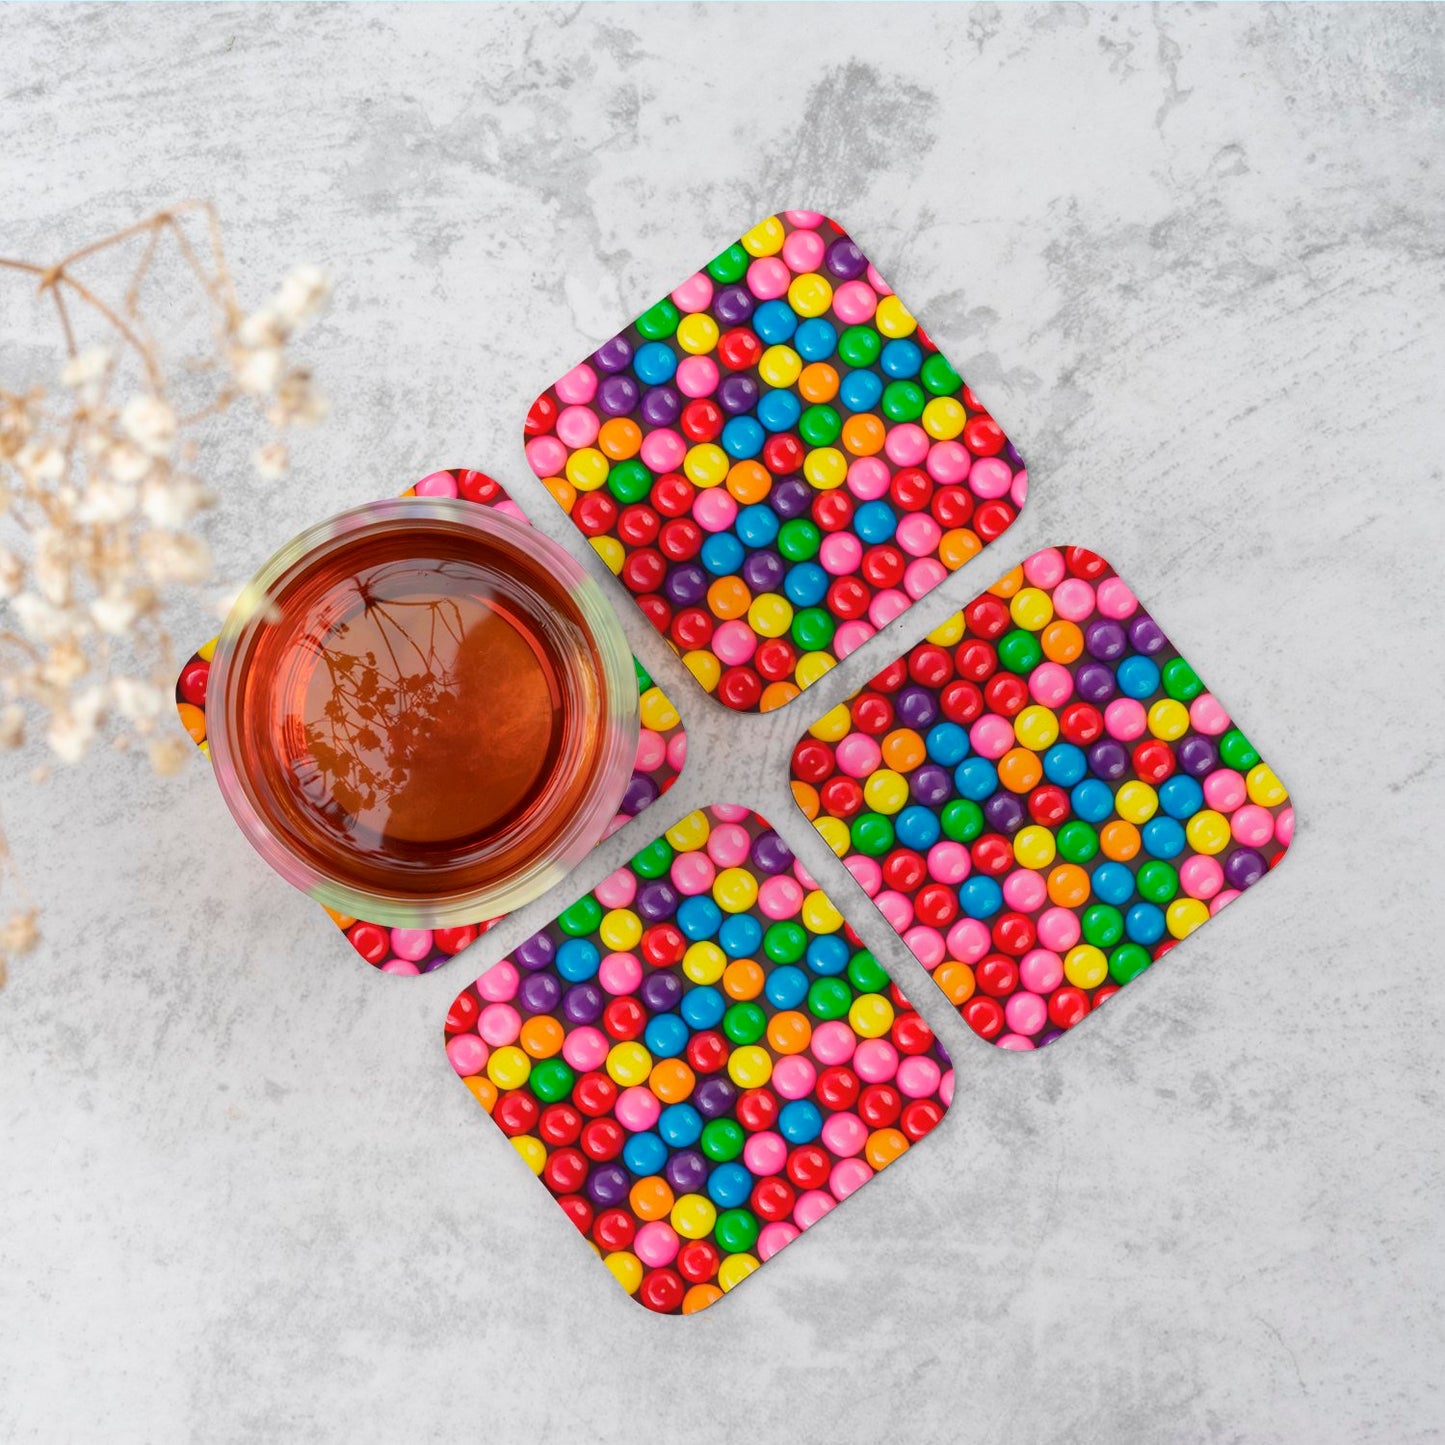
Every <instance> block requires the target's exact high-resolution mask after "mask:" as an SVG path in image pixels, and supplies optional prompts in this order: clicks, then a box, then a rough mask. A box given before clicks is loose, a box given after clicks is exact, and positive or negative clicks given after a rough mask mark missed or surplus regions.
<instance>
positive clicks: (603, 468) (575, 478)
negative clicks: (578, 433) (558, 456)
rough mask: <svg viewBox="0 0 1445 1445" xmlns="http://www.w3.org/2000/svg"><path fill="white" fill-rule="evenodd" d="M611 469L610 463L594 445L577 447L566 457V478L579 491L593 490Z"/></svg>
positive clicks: (604, 480)
mask: <svg viewBox="0 0 1445 1445" xmlns="http://www.w3.org/2000/svg"><path fill="white" fill-rule="evenodd" d="M611 470H612V463H611V462H609V461H608V460H607V458H606V457H605V456H603V454H602V453H601V452H599V451H598V450H597V448H596V447H578V449H577V450H576V451H575V452H573V453H572V455H571V456H570V457H568V458H567V480H568V481H569V482H571V483H572V485H573V486H574V487H576V488H577V490H578V491H579V492H595V491H596V490H597V488H598V487H600V486H603V485H605V484H606V481H607V474H608V472H610V471H611Z"/></svg>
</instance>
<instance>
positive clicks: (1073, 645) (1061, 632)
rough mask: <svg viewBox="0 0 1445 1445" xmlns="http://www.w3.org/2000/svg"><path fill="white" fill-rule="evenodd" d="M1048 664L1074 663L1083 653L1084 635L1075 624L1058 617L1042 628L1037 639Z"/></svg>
mask: <svg viewBox="0 0 1445 1445" xmlns="http://www.w3.org/2000/svg"><path fill="white" fill-rule="evenodd" d="M1039 645H1040V646H1041V647H1042V648H1043V649H1044V656H1045V657H1047V658H1048V660H1049V661H1050V662H1076V661H1077V660H1078V659H1079V658H1080V657H1081V656H1082V655H1083V651H1084V634H1083V633H1082V632H1081V631H1080V630H1079V625H1078V623H1076V622H1069V621H1067V620H1066V619H1064V618H1062V617H1060V618H1058V619H1056V620H1055V621H1053V622H1051V623H1049V625H1048V626H1047V627H1046V628H1044V630H1043V634H1042V635H1041V636H1040V638H1039Z"/></svg>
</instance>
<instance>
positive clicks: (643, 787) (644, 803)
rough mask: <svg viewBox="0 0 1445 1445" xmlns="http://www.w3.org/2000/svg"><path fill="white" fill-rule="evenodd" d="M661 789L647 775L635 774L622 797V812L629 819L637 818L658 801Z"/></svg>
mask: <svg viewBox="0 0 1445 1445" xmlns="http://www.w3.org/2000/svg"><path fill="white" fill-rule="evenodd" d="M659 791H660V789H659V788H658V786H657V784H656V783H654V782H653V781H652V779H651V778H649V777H648V776H647V774H646V773H633V775H632V780H631V781H630V782H629V783H628V784H627V791H626V792H625V793H623V795H622V811H623V812H624V813H626V814H627V816H628V817H629V818H635V817H636V816H637V815H638V814H639V813H640V812H641V811H642V810H643V809H644V808H647V807H650V806H651V805H652V804H653V803H655V802H656V801H657V797H658V793H659Z"/></svg>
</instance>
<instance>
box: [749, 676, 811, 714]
mask: <svg viewBox="0 0 1445 1445" xmlns="http://www.w3.org/2000/svg"><path fill="white" fill-rule="evenodd" d="M801 691H802V689H801V688H800V687H799V686H798V685H797V683H794V682H770V683H769V684H768V685H767V686H766V687H765V688H764V689H763V695H762V697H761V698H760V699H759V700H758V711H759V712H772V711H774V710H775V709H776V708H780V707H782V706H783V705H784V704H785V703H790V702H792V700H793V699H794V698H795V697H797V695H798V694H799V693H800V692H801Z"/></svg>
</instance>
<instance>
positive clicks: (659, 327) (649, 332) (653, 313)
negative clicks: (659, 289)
mask: <svg viewBox="0 0 1445 1445" xmlns="http://www.w3.org/2000/svg"><path fill="white" fill-rule="evenodd" d="M681 320H682V313H681V312H680V311H678V309H677V307H676V306H674V305H673V304H672V302H671V301H670V300H669V299H668V298H667V297H666V296H664V297H663V298H662V300H661V301H659V302H658V303H657V305H656V306H649V307H648V308H647V310H646V311H644V312H643V313H642V315H641V316H639V317H638V318H637V320H636V321H635V322H634V323H633V324H634V325H635V326H636V327H637V329H638V331H640V332H641V333H642V335H643V336H645V337H646V338H647V339H648V340H649V341H666V340H667V338H668V337H669V336H671V335H672V334H673V332H674V331H676V330H677V323H678V322H679V321H681Z"/></svg>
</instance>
